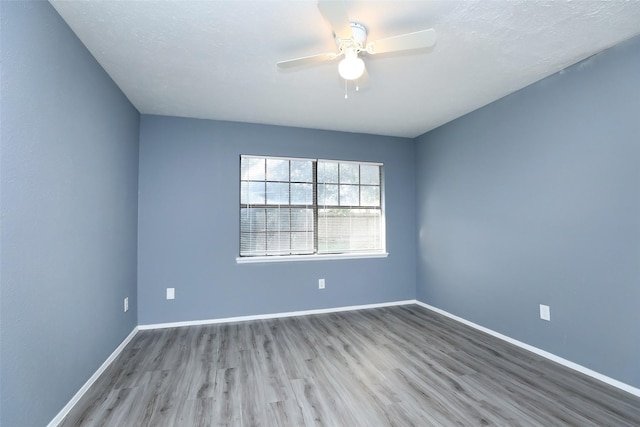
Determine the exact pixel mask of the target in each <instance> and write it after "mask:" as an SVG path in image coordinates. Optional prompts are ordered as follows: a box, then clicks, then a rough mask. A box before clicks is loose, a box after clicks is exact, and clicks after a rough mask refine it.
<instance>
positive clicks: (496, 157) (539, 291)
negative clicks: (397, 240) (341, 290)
mask: <svg viewBox="0 0 640 427" xmlns="http://www.w3.org/2000/svg"><path fill="white" fill-rule="evenodd" d="M416 165H417V166H416V175H417V184H416V185H417V200H416V203H417V226H418V275H417V276H418V277H417V278H418V281H417V296H418V299H419V300H420V301H423V302H425V303H428V304H431V305H434V306H436V307H439V308H441V309H444V310H446V311H448V312H450V313H453V314H455V315H458V316H460V317H463V318H465V319H468V320H470V321H473V322H476V323H478V324H480V325H483V326H485V327H488V328H490V329H493V330H495V331H498V332H501V333H503V334H505V335H508V336H510V337H512V338H515V339H518V340H521V341H524V342H526V343H528V344H531V345H533V346H536V347H538V348H541V349H544V350H547V351H549V352H551V353H554V354H556V355H559V356H561V357H564V358H566V359H569V360H571V361H574V362H576V363H579V364H581V365H583V366H586V367H588V368H591V369H594V370H596V371H598V372H601V373H603V374H605V375H608V376H610V377H613V378H616V379H618V380H621V381H623V382H625V383H627V384H630V385H632V386H635V387H640V363H638V361H639V360H640V328H639V326H640V38H635V39H633V40H630V41H628V42H626V43H623V44H621V45H619V46H617V47H615V48H612V49H610V50H608V51H605V52H603V53H601V54H599V55H597V56H595V57H592V58H590V59H588V60H586V61H584V62H582V63H580V64H577V65H575V66H573V67H571V68H569V69H567V70H565V71H563V72H561V73H559V74H556V75H553V76H551V77H549V78H547V79H545V80H542V81H540V82H538V83H536V84H534V85H532V86H529V87H527V88H525V89H523V90H521V91H519V92H517V93H515V94H512V95H509V96H507V97H505V98H503V99H501V100H499V101H497V102H495V103H493V104H490V105H488V106H486V107H484V108H482V109H480V110H477V111H475V112H473V113H470V114H468V115H467V116H465V117H462V118H460V119H458V120H456V121H454V122H451V123H449V124H447V125H445V126H442V127H441V128H439V129H436V130H434V131H432V132H429V133H427V134H425V135H423V136H422V137H420V138H419V139H418V145H417V161H416ZM539 304H548V305H550V306H551V322H545V321H542V320H540V319H539V313H538V305H539Z"/></svg>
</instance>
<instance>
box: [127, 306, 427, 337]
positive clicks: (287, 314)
mask: <svg viewBox="0 0 640 427" xmlns="http://www.w3.org/2000/svg"><path fill="white" fill-rule="evenodd" d="M415 303H416V300H414V299H411V300H403V301H392V302H383V303H378V304H364V305H351V306H346V307H334V308H321V309H316V310H303V311H289V312H284V313H272V314H258V315H254V316H238V317H223V318H219V319H206V320H189V321H185V322H171V323H153V324H148V325H138V329H140V330H141V331H143V330H147V329H164V328H177V327H181V326H197V325H213V324H216V323H231V322H246V321H249V320H264V319H277V318H283V317H296V316H308V315H310V314H324V313H337V312H340V311H353V310H366V309H369V308H378V307H391V306H394V305H409V304H415Z"/></svg>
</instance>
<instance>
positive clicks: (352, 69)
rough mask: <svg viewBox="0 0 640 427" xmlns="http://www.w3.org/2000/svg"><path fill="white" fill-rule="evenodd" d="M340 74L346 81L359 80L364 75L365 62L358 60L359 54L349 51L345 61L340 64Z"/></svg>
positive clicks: (346, 53)
mask: <svg viewBox="0 0 640 427" xmlns="http://www.w3.org/2000/svg"><path fill="white" fill-rule="evenodd" d="M338 74H340V77H342V78H343V79H345V80H357V79H359V78H360V77H362V75H363V74H364V61H363V60H362V59H360V58H358V53H357V52H356V51H355V50H353V49H349V50H347V51H346V52H345V54H344V59H343V60H342V61H340V63H339V64H338Z"/></svg>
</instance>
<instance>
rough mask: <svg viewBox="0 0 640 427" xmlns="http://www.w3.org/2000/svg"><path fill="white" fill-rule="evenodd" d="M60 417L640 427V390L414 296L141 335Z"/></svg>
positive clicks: (81, 422) (129, 421)
mask: <svg viewBox="0 0 640 427" xmlns="http://www.w3.org/2000/svg"><path fill="white" fill-rule="evenodd" d="M61 425H62V426H65V427H68V426H118V427H124V426H135V427H138V426H153V427H158V426H187V427H190V426H221V425H224V426H315V425H322V426H331V427H337V426H346V427H354V426H367V427H373V426H412V425H415V426H477V425H497V426H559V425H575V426H592V425H593V426H596V425H597V426H632V425H633V426H640V399H639V398H637V397H635V396H632V395H630V394H627V393H625V392H622V391H620V390H617V389H615V388H613V387H610V386H607V385H605V384H602V383H599V382H597V381H595V380H593V379H590V378H588V377H586V376H583V375H581V374H579V373H576V372H574V371H572V370H569V369H567V368H564V367H562V366H559V365H557V364H555V363H553V362H550V361H548V360H545V359H542V358H540V357H538V356H536V355H534V354H531V353H528V352H526V351H524V350H521V349H519V348H517V347H515V346H512V345H510V344H507V343H505V342H503V341H500V340H498V339H496V338H493V337H491V336H488V335H486V334H483V333H481V332H478V331H476V330H474V329H472V328H469V327H466V326H464V325H461V324H459V323H457V322H455V321H453V320H451V319H448V318H445V317H443V316H440V315H438V314H435V313H432V312H431V311H429V310H426V309H424V308H422V307H419V306H415V305H410V306H399V307H389V308H380V309H371V310H362V311H354V312H343V313H335V314H324V315H314V316H304V317H296V318H286V319H273V320H263V321H252V322H243V323H232V324H218V325H207V326H192V327H184V328H174V329H162V330H154V331H141V332H139V333H138V334H137V335H136V336H135V337H134V338H133V340H132V341H131V342H130V343H129V345H128V346H127V347H126V349H125V350H124V351H123V352H122V353H121V355H120V356H119V357H118V359H117V360H116V361H115V362H114V363H113V364H112V365H111V366H110V367H109V368H108V369H107V371H106V372H105V373H104V374H103V375H102V376H101V377H100V378H99V379H98V381H96V383H95V384H94V385H93V386H92V387H91V389H90V390H89V391H88V392H87V394H85V396H84V397H83V398H82V400H81V401H80V402H79V403H78V404H77V405H76V406H75V407H74V408H73V410H72V411H71V413H70V414H69V415H68V416H67V418H66V419H65V420H64V421H63V422H62V424H61Z"/></svg>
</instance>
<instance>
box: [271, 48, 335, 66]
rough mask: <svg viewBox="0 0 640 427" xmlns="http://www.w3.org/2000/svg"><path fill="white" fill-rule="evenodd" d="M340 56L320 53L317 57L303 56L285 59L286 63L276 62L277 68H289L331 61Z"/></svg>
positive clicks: (331, 53)
mask: <svg viewBox="0 0 640 427" xmlns="http://www.w3.org/2000/svg"><path fill="white" fill-rule="evenodd" d="M338 56H340V54H339V53H333V52H329V53H320V54H317V55H310V56H303V57H301V58H294V59H287V60H286V61H280V62H278V68H291V67H297V66H299V65H306V64H313V63H316V62H322V61H331V60H333V59H336V58H337V57H338Z"/></svg>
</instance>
